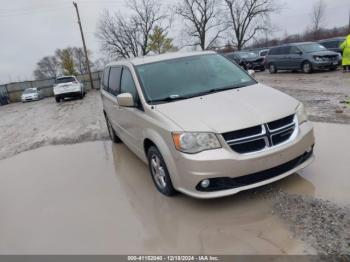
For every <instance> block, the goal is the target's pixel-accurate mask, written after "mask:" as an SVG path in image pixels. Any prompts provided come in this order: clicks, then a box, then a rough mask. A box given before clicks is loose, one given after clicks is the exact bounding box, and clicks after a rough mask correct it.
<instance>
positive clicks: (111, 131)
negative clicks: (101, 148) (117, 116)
mask: <svg viewBox="0 0 350 262" xmlns="http://www.w3.org/2000/svg"><path fill="white" fill-rule="evenodd" d="M105 118H106V124H107V129H108V134H109V137H110V139H111V140H112V141H113V143H121V142H122V141H121V140H120V138H119V137H118V136H117V134H116V132H115V131H114V128H113V126H112V124H111V122H110V121H109V119H108V117H107V116H105Z"/></svg>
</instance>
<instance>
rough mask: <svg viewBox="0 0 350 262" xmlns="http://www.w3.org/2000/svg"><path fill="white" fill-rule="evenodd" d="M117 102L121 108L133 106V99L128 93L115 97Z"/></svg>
mask: <svg viewBox="0 0 350 262" xmlns="http://www.w3.org/2000/svg"><path fill="white" fill-rule="evenodd" d="M117 101H118V104H119V106H123V107H133V106H134V98H133V97H132V94H130V93H123V94H120V95H118V96H117Z"/></svg>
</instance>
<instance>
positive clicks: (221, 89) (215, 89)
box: [190, 84, 247, 97]
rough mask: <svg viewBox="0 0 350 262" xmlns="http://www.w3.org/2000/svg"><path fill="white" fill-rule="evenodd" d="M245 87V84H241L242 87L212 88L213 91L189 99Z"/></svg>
mask: <svg viewBox="0 0 350 262" xmlns="http://www.w3.org/2000/svg"><path fill="white" fill-rule="evenodd" d="M245 86H247V84H242V85H237V86H229V87H224V88H213V89H210V90H207V91H204V92H201V93H197V94H193V95H191V96H190V97H195V96H203V95H208V94H213V93H218V92H222V91H227V90H231V89H237V88H241V87H245Z"/></svg>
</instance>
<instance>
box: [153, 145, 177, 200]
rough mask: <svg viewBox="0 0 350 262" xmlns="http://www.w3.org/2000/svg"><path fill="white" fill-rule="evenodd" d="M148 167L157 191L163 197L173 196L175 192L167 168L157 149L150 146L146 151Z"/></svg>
mask: <svg viewBox="0 0 350 262" xmlns="http://www.w3.org/2000/svg"><path fill="white" fill-rule="evenodd" d="M147 159H148V167H149V171H150V173H151V176H152V180H153V183H154V185H155V186H156V188H157V190H158V191H159V192H160V193H162V194H163V195H165V196H168V197H170V196H174V195H176V193H177V191H176V190H175V189H174V187H173V183H172V182H171V178H170V175H169V172H168V168H167V166H166V164H165V161H164V159H163V156H162V154H161V153H160V152H159V150H158V148H156V147H155V146H151V147H150V148H149V149H148V151H147Z"/></svg>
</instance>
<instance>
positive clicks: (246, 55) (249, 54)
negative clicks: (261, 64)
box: [238, 52, 257, 58]
mask: <svg viewBox="0 0 350 262" xmlns="http://www.w3.org/2000/svg"><path fill="white" fill-rule="evenodd" d="M238 55H239V56H240V57H242V58H254V57H256V56H257V54H256V53H254V52H240V53H238Z"/></svg>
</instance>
